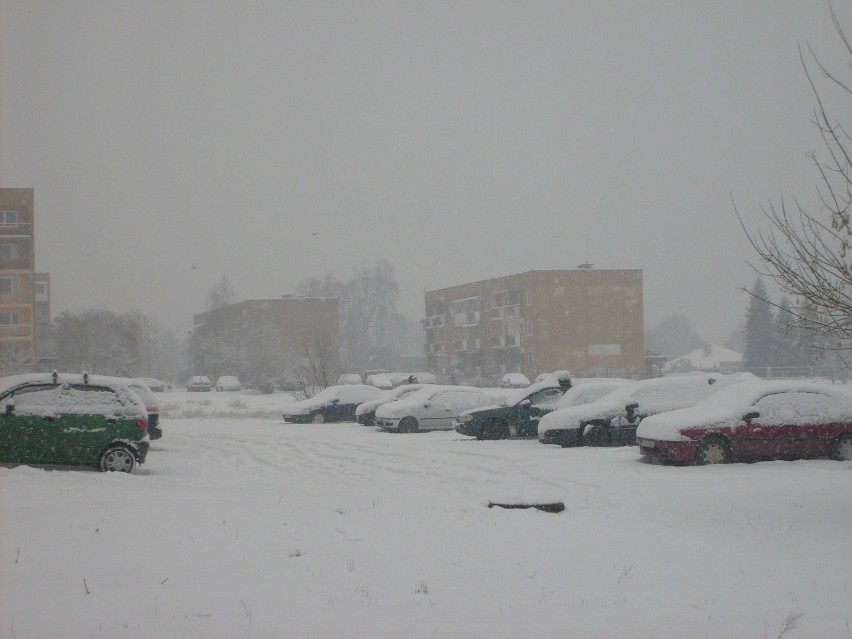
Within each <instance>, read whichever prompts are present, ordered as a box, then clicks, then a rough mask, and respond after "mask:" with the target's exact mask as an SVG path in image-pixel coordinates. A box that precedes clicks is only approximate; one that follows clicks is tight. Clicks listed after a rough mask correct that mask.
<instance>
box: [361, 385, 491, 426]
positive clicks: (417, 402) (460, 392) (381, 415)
mask: <svg viewBox="0 0 852 639" xmlns="http://www.w3.org/2000/svg"><path fill="white" fill-rule="evenodd" d="M493 403H494V398H493V397H492V396H491V395H489V394H488V393H486V392H485V391H483V390H482V389H481V388H475V387H473V386H431V385H430V386H427V387H426V388H421V389H420V390H419V391H415V392H413V393H410V394H408V395H406V396H405V397H403V398H402V399H399V400H397V401H395V402H389V403H387V404H383V405H382V406H379V407H378V408H377V409H376V425H377V426H379V427H381V428H384V429H385V430H395V431H399V432H400V433H415V432H417V431H419V430H451V429H452V427H453V420H454V419H455V418H456V417H458V416H459V415H460V414H461V413H462V412H464V411H466V410H470V409H471V408H479V407H480V406H487V405H489V404H493Z"/></svg>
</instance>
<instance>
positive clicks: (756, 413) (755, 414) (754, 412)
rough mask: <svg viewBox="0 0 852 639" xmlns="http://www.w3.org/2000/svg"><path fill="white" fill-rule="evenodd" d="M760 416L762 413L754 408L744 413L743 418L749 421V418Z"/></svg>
mask: <svg viewBox="0 0 852 639" xmlns="http://www.w3.org/2000/svg"><path fill="white" fill-rule="evenodd" d="M758 417H760V413H758V412H757V411H756V410H753V411H751V412H750V413H746V414H745V415H743V419H745V420H746V421H748V420H749V419H757V418H758Z"/></svg>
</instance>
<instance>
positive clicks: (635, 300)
mask: <svg viewBox="0 0 852 639" xmlns="http://www.w3.org/2000/svg"><path fill="white" fill-rule="evenodd" d="M425 303H426V318H425V319H424V320H423V325H424V328H425V330H426V356H427V360H428V365H429V368H430V370H433V371H435V372H437V373H439V374H442V375H444V376H445V377H446V378H447V379H452V380H453V381H460V382H476V381H484V382H493V381H495V380H497V379H499V377H500V376H501V375H502V374H504V373H509V372H519V373H524V374H525V375H526V376H527V377H528V378H530V379H531V380H532V379H534V378H535V376H536V375H538V374H539V373H546V372H551V371H555V370H569V371H571V373H572V374H573V375H574V376H575V377H602V376H609V377H613V376H623V377H643V376H644V374H645V358H644V356H645V345H644V317H643V307H642V271H641V270H640V269H630V270H603V269H600V270H599V269H593V268H591V267H590V265H582V266H581V267H579V268H577V269H573V270H545V271H528V272H526V273H518V274H516V275H508V276H505V277H496V278H492V279H488V280H482V281H479V282H471V283H469V284H460V285H458V286H451V287H448V288H442V289H439V290H435V291H427V292H426V294H425Z"/></svg>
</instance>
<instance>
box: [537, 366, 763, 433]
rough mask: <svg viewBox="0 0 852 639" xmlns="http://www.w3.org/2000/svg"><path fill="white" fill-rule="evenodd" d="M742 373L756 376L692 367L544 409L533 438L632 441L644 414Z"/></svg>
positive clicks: (695, 398)
mask: <svg viewBox="0 0 852 639" xmlns="http://www.w3.org/2000/svg"><path fill="white" fill-rule="evenodd" d="M745 379H756V378H755V377H754V376H753V375H748V374H744V373H740V374H736V375H717V374H709V373H696V374H689V375H680V376H673V377H658V378H654V379H645V380H642V381H639V382H633V383H632V384H625V385H624V386H622V387H620V388H617V389H615V390H613V391H610V392H609V393H607V394H606V395H604V396H603V397H601V398H600V399H597V400H595V401H593V402H591V403H589V404H583V405H581V406H574V407H571V408H562V409H558V410H555V411H553V412H552V413H550V414H548V415H545V416H544V417H543V418H542V419H541V421H540V422H539V425H538V439H539V441H540V442H541V443H543V444H559V445H561V446H563V447H564V446H632V445H634V444H635V443H636V427H637V426H638V425H639V423H640V422H641V421H642V420H643V419H644V418H645V417H648V416H649V415H655V414H657V413H663V412H666V411H670V410H676V409H678V408H686V407H688V406H694V405H695V404H697V403H698V402H700V401H701V400H702V399H704V398H706V397H708V396H710V395H711V394H712V393H714V392H715V391H717V390H719V389H720V388H723V387H725V386H728V385H730V384H733V383H737V382H742V381H744V380H745Z"/></svg>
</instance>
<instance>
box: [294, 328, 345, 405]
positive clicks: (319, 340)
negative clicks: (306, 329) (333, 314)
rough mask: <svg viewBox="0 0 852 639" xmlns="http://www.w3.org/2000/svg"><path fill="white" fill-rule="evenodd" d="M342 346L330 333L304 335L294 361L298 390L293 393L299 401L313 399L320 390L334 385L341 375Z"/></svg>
mask: <svg viewBox="0 0 852 639" xmlns="http://www.w3.org/2000/svg"><path fill="white" fill-rule="evenodd" d="M339 350H340V346H339V344H338V343H337V340H336V339H335V338H334V335H332V334H331V333H330V332H314V333H311V334H308V333H305V334H304V335H302V340H301V344H299V347H298V352H297V353H296V357H294V360H295V361H296V362H297V363H296V366H295V367H294V369H293V375H294V377H295V379H296V383H297V385H298V389H297V390H295V391H293V395H294V397H296V398H297V399H307V398H308V397H312V396H313V395H314V394H316V392H317V391H318V390H321V389H323V388H327V387H328V386H331V385H332V384H334V383H335V382H336V380H337V377H338V375H339V374H340V371H339V370H338V369H339V365H338V352H339Z"/></svg>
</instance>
